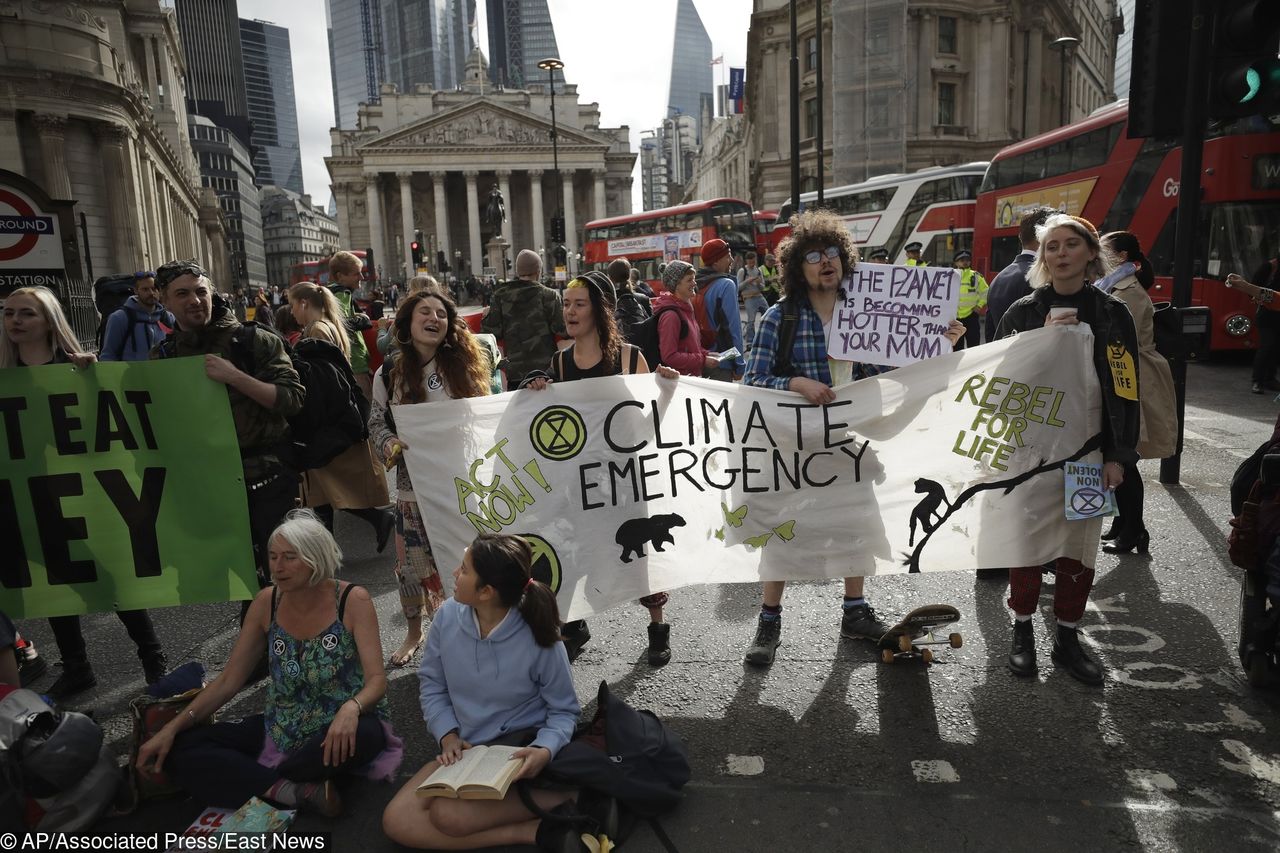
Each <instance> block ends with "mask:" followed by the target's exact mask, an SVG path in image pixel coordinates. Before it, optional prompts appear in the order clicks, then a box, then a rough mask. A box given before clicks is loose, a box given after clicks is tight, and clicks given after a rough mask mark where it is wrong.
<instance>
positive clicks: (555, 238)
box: [551, 216, 564, 243]
mask: <svg viewBox="0 0 1280 853" xmlns="http://www.w3.org/2000/svg"><path fill="white" fill-rule="evenodd" d="M551 242H552V243H563V242H564V217H563V216H553V217H551Z"/></svg>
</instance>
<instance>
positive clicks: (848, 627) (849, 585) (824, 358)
mask: <svg viewBox="0 0 1280 853" xmlns="http://www.w3.org/2000/svg"><path fill="white" fill-rule="evenodd" d="M790 225H791V234H790V235H789V236H788V237H787V238H786V239H785V240H783V242H782V244H781V245H780V246H779V247H778V258H779V261H780V262H781V264H782V275H781V284H782V299H781V300H780V301H779V302H778V303H777V304H776V305H773V306H772V307H770V308H769V310H768V311H766V312H765V315H764V318H763V319H762V320H761V322H760V326H759V328H758V329H757V330H756V336H755V340H754V341H753V342H752V346H751V351H750V353H749V354H748V359H747V368H746V374H745V375H744V376H743V380H742V381H743V384H746V385H755V386H757V387H760V388H773V389H775V390H779V391H794V392H796V393H797V394H800V395H801V396H802V397H804V398H805V400H807V401H808V402H809V403H810V404H812V405H815V406H820V405H823V404H824V403H830V402H831V401H833V400H834V399H835V393H834V392H833V391H832V390H831V389H832V386H833V385H842V384H845V383H847V382H852V381H855V380H857V379H862V378H864V377H867V376H872V375H875V374H877V373H881V372H883V371H882V369H881V368H879V367H877V366H875V365H865V364H859V363H855V362H850V361H840V360H836V359H831V358H829V357H828V355H827V351H828V345H827V340H828V337H829V335H830V329H831V328H832V318H833V316H834V313H835V307H836V304H837V303H838V302H839V301H841V299H842V290H841V283H842V282H843V281H844V279H845V276H846V274H847V273H848V272H849V271H851V270H852V269H853V268H854V265H855V264H856V263H857V257H858V256H857V250H856V249H855V248H854V245H853V238H852V236H850V234H849V232H848V230H847V229H846V228H845V227H844V223H843V222H842V221H841V220H840V218H839V217H838V216H836V215H835V214H833V213H830V212H828V211H823V210H807V211H805V212H804V213H801V214H799V215H797V216H793V217H792V218H791V223H790ZM789 312H793V313H791V314H790V315H791V316H794V318H795V326H794V339H793V341H792V343H791V350H790V352H788V353H785V354H782V353H779V346H780V344H785V342H784V341H782V340H781V338H782V326H783V318H784V316H785V315H788V313H789ZM964 331H965V328H964V325H963V324H962V323H960V322H959V321H958V320H952V321H951V322H950V324H949V326H948V329H947V333H946V335H947V339H948V340H950V342H951V343H952V344H953V345H954V344H955V342H956V341H957V340H959V339H960V337H961V336H962V335H963V334H964ZM865 581H866V579H865V578H863V577H861V576H852V577H847V578H845V579H844V600H843V602H842V606H841V619H840V635H841V636H842V637H847V638H849V639H859V640H870V641H872V642H879V641H880V638H881V637H882V636H884V634H885V633H886V632H887V631H888V630H889V626H888V625H886V624H885V623H884V622H882V621H880V619H878V618H877V617H876V613H875V610H874V609H872V607H871V604H870V603H869V602H868V601H867V600H866V597H865ZM762 586H763V602H762V604H761V607H760V616H759V621H758V623H757V626H756V636H755V639H754V640H753V641H752V643H751V646H750V647H749V648H748V649H747V654H746V658H745V659H746V662H747V663H749V664H753V665H755V666H768V665H769V664H771V663H773V658H774V655H775V653H776V651H777V648H778V646H779V645H781V643H782V595H783V592H784V590H785V589H786V581H765V582H764V583H763V585H762Z"/></svg>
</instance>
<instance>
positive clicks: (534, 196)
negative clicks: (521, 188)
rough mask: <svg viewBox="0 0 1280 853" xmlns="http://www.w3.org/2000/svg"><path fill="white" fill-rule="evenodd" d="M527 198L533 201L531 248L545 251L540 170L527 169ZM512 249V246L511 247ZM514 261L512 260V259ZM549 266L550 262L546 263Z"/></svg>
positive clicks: (545, 259) (544, 258)
mask: <svg viewBox="0 0 1280 853" xmlns="http://www.w3.org/2000/svg"><path fill="white" fill-rule="evenodd" d="M529 198H530V200H531V201H532V203H533V211H532V215H533V246H532V248H533V250H534V251H535V252H536V251H542V252H544V253H545V252H546V250H547V232H546V220H544V219H543V218H542V170H541V169H530V170H529ZM513 251H515V250H514V248H513ZM542 262H543V263H544V264H546V263H547V258H546V254H544V255H543V258H542ZM513 263H514V261H513ZM547 265H548V266H550V264H547Z"/></svg>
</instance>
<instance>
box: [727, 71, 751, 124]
mask: <svg viewBox="0 0 1280 853" xmlns="http://www.w3.org/2000/svg"><path fill="white" fill-rule="evenodd" d="M746 74H747V70H746V69H745V68H733V67H730V68H729V94H728V97H729V102H730V104H731V106H730V107H729V111H730V112H731V113H733V114H735V115H736V114H738V113H741V112H742V101H743V90H744V89H745V88H746V86H745V83H746Z"/></svg>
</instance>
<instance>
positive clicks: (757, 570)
mask: <svg viewBox="0 0 1280 853" xmlns="http://www.w3.org/2000/svg"><path fill="white" fill-rule="evenodd" d="M1087 329H1088V327H1087V326H1081V327H1072V328H1067V327H1053V328H1048V329H1038V330H1036V331H1033V332H1030V333H1027V334H1023V335H1020V336H1017V337H1015V338H1011V339H1007V340H1003V341H1000V342H998V343H994V344H989V345H986V346H982V347H976V348H974V349H970V350H964V351H961V352H958V353H948V354H945V355H942V356H939V357H938V358H934V359H930V360H927V361H923V362H919V363H917V364H913V365H910V366H908V367H904V368H900V369H898V370H895V371H892V372H890V373H886V374H884V375H882V376H878V377H875V378H873V379H865V380H862V381H860V382H855V383H852V384H850V385H845V386H843V387H841V388H838V389H837V390H836V399H835V401H834V402H832V403H829V404H827V405H823V406H814V405H810V404H809V403H807V402H805V400H804V399H803V398H801V397H800V396H799V395H796V394H792V393H789V392H782V391H771V390H764V389H759V388H752V387H745V386H739V385H733V384H729V383H721V382H711V381H704V380H701V379H689V378H685V377H681V378H680V379H679V380H668V379H660V378H658V377H656V376H652V375H649V376H629V377H610V378H606V379H591V380H583V381H578V382H570V383H563V384H559V385H551V386H550V387H549V388H548V389H546V390H544V391H531V390H525V391H518V392H515V393H508V394H503V395H500V396H497V397H488V398H480V399H476V400H461V401H448V402H441V403H426V404H419V405H415V406H401V407H396V411H395V420H396V423H397V424H398V425H399V429H400V436H401V437H402V438H403V439H404V440H405V442H406V443H407V445H408V450H407V451H406V457H407V459H408V464H409V472H410V475H411V476H412V479H413V485H414V493H415V494H416V495H417V497H418V501H419V503H420V504H421V509H422V513H423V517H424V518H425V519H426V522H427V526H428V532H429V535H430V538H431V544H432V550H433V551H434V552H435V555H436V560H437V562H438V563H439V564H440V566H441V567H442V569H447V568H448V567H451V566H454V565H456V564H457V561H459V560H460V559H461V557H462V553H463V550H464V548H465V547H466V546H467V545H468V544H469V543H470V541H471V540H472V539H473V538H475V536H476V535H477V534H478V533H482V532H504V533H516V534H520V535H523V536H525V537H526V538H528V539H529V540H530V542H531V543H532V544H533V546H534V553H535V557H536V562H535V566H534V569H535V576H537V577H538V578H539V579H540V580H543V581H545V582H547V583H549V584H550V585H551V586H552V587H553V588H554V589H556V590H557V593H558V595H559V598H560V604H561V607H562V609H563V610H566V611H567V615H565V618H579V617H582V616H585V615H587V614H590V613H593V612H597V611H600V610H603V609H605V608H608V607H610V606H612V605H616V604H619V603H621V602H625V601H629V600H632V599H635V598H637V597H639V596H641V595H645V594H647V593H650V592H657V591H659V590H669V589H675V588H677V587H681V586H685V585H688V584H703V583H730V582H744V581H759V580H784V579H785V580H792V579H817V578H835V577H842V576H845V575H872V574H888V573H898V572H936V571H944V570H957V569H977V568H997V567H1007V566H1034V565H1040V564H1042V563H1044V562H1047V561H1048V560H1050V559H1053V558H1055V557H1058V556H1069V557H1074V558H1076V559H1080V560H1081V561H1083V562H1084V564H1085V565H1087V566H1092V565H1093V564H1094V561H1095V557H1096V551H1097V544H1098V534H1099V530H1100V526H1101V521H1100V520H1099V519H1091V520H1084V521H1071V522H1068V521H1067V519H1066V513H1065V509H1064V505H1063V489H1064V485H1063V482H1064V481H1063V470H1062V469H1063V466H1064V464H1065V463H1066V462H1067V461H1075V460H1085V461H1098V460H1100V458H1101V456H1100V453H1098V452H1097V450H1096V447H1097V446H1098V441H1099V439H1098V433H1099V430H1100V428H1101V423H1102V418H1101V406H1100V403H1099V400H1100V393H1099V389H1098V380H1097V375H1096V373H1095V372H1094V369H1093V365H1092V360H1091V352H1092V345H1093V344H1092V340H1093V339H1092V335H1091V334H1090V333H1089V332H1088V330H1087Z"/></svg>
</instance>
